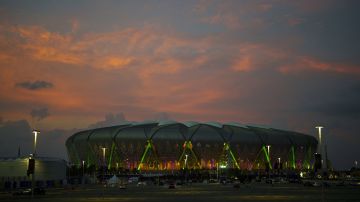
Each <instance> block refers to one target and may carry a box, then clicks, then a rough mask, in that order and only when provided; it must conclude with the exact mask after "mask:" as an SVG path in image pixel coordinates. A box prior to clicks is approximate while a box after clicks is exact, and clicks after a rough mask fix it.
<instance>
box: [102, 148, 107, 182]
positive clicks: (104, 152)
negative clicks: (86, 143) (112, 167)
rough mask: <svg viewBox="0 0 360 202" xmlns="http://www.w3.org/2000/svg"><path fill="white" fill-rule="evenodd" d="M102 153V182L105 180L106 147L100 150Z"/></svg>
mask: <svg viewBox="0 0 360 202" xmlns="http://www.w3.org/2000/svg"><path fill="white" fill-rule="evenodd" d="M101 149H102V152H103V161H104V162H103V163H104V173H103V175H104V176H103V181H104V180H105V169H106V158H105V157H106V147H103V148H101Z"/></svg>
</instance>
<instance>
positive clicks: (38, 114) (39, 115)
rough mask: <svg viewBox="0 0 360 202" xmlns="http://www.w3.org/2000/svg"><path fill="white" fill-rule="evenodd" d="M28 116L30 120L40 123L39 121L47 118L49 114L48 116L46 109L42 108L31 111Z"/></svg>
mask: <svg viewBox="0 0 360 202" xmlns="http://www.w3.org/2000/svg"><path fill="white" fill-rule="evenodd" d="M30 115H31V117H32V118H34V119H36V120H37V121H40V120H42V119H44V118H46V117H48V116H49V115H50V114H49V110H48V108H46V107H43V108H38V109H33V110H31V112H30Z"/></svg>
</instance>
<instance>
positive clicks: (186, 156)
mask: <svg viewBox="0 0 360 202" xmlns="http://www.w3.org/2000/svg"><path fill="white" fill-rule="evenodd" d="M187 160H188V155H187V154H185V182H186V183H187V175H188V173H187Z"/></svg>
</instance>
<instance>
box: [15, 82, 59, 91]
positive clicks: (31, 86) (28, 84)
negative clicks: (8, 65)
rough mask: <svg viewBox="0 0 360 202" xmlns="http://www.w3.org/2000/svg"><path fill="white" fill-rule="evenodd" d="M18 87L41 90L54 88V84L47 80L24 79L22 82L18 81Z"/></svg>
mask: <svg viewBox="0 0 360 202" xmlns="http://www.w3.org/2000/svg"><path fill="white" fill-rule="evenodd" d="M15 86H16V87H20V88H24V89H27V90H40V89H46V88H53V87H54V84H52V83H50V82H47V81H34V82H31V81H24V82H21V83H16V84H15Z"/></svg>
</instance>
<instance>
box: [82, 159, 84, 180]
mask: <svg viewBox="0 0 360 202" xmlns="http://www.w3.org/2000/svg"><path fill="white" fill-rule="evenodd" d="M84 173H85V161H84V160H83V161H82V183H83V184H84V183H85V180H84Z"/></svg>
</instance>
